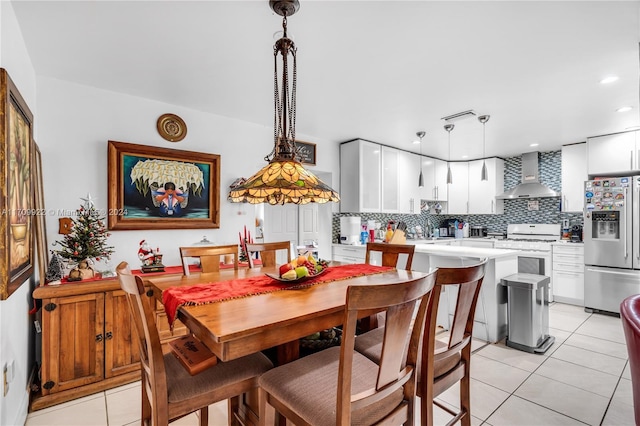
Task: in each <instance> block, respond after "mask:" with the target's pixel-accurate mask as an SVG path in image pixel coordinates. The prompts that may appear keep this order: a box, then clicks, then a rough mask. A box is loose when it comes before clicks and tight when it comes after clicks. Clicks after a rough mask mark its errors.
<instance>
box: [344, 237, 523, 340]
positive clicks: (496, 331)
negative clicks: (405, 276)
mask: <svg viewBox="0 0 640 426" xmlns="http://www.w3.org/2000/svg"><path fill="white" fill-rule="evenodd" d="M452 241H456V240H453V239H446V240H420V241H414V242H415V243H416V244H415V246H416V250H415V253H414V255H413V264H412V268H411V269H414V270H416V271H422V272H429V271H430V270H431V269H432V268H437V267H456V266H464V265H472V264H475V263H478V262H479V261H480V260H481V259H487V266H486V270H485V277H484V281H483V283H482V290H481V292H480V298H479V300H478V305H477V307H476V314H475V318H474V319H475V321H476V323H475V325H474V328H473V336H474V337H476V338H478V339H481V340H485V341H488V342H491V343H494V342H497V341H500V340H502V339H503V338H505V337H506V335H507V289H506V287H504V286H502V285H501V284H500V280H501V279H502V278H504V277H506V276H508V275H511V274H515V273H517V272H518V258H517V254H518V251H516V250H506V249H494V248H483V247H465V246H457V245H449V244H450V243H451V242H452ZM414 242H412V241H411V240H408V241H407V243H408V244H412V243H414ZM365 251H366V247H365V246H361V245H360V246H358V245H341V244H334V246H333V253H334V260H340V261H342V262H345V261H347V262H349V261H351V262H352V263H361V262H364V255H365ZM376 255H377V256H376ZM380 261H381V258H380V254H379V253H374V254H373V256H372V259H371V263H373V264H380ZM403 261H404V260H403V259H402V257H401V258H400V263H402V262H403ZM456 298H457V290H453V291H451V290H448V291H447V292H446V293H445V294H443V295H441V297H440V305H439V307H438V325H439V326H442V327H443V328H444V329H449V324H450V323H451V322H452V321H453V312H454V310H455V302H456Z"/></svg>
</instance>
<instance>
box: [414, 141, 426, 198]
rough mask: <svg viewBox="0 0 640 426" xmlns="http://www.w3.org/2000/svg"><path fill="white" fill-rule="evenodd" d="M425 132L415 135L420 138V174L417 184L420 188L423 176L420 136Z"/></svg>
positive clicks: (422, 185) (422, 183)
mask: <svg viewBox="0 0 640 426" xmlns="http://www.w3.org/2000/svg"><path fill="white" fill-rule="evenodd" d="M425 134H426V133H425V132H424V131H420V132H417V133H416V136H417V137H419V138H420V175H419V176H418V186H419V187H420V188H422V187H424V176H422V138H424V135H425Z"/></svg>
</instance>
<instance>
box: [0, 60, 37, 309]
mask: <svg viewBox="0 0 640 426" xmlns="http://www.w3.org/2000/svg"><path fill="white" fill-rule="evenodd" d="M0 109H1V111H0V135H2V148H1V149H2V156H0V158H1V159H2V160H1V161H0V174H1V175H2V180H1V181H0V189H1V191H0V234H1V235H0V239H1V241H0V244H1V245H0V259H1V260H0V299H2V300H4V299H6V298H8V297H9V296H10V295H11V294H12V293H13V292H15V291H16V290H17V289H18V288H19V287H20V285H22V284H23V283H24V282H25V281H26V280H27V279H28V278H29V277H31V274H32V273H33V254H34V247H33V245H34V238H33V217H34V216H35V215H36V213H37V212H36V211H35V209H34V204H33V202H34V196H33V181H32V179H31V165H32V159H31V156H32V155H33V114H32V113H31V111H30V110H29V107H28V106H27V104H26V102H25V101H24V99H23V98H22V95H20V92H19V91H18V88H17V87H16V86H15V84H14V83H13V81H12V80H11V78H10V77H9V74H8V73H7V71H6V70H5V69H3V68H0Z"/></svg>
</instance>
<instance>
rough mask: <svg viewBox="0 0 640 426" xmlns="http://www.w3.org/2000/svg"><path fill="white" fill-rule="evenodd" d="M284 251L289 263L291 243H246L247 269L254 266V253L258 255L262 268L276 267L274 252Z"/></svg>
mask: <svg viewBox="0 0 640 426" xmlns="http://www.w3.org/2000/svg"><path fill="white" fill-rule="evenodd" d="M279 250H286V252H287V262H291V241H278V242H274V243H255V244H254V243H251V244H249V243H247V256H248V257H249V268H253V267H254V266H256V265H255V258H254V256H253V255H254V253H259V256H260V260H261V261H262V266H276V252H277V251H279Z"/></svg>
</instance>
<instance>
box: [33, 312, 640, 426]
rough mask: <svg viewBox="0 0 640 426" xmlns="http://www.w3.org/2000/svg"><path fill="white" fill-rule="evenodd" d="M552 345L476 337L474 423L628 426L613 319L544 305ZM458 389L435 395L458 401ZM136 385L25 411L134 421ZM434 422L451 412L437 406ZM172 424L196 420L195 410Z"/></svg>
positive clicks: (87, 421) (58, 420) (56, 421)
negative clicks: (542, 347) (527, 346)
mask: <svg viewBox="0 0 640 426" xmlns="http://www.w3.org/2000/svg"><path fill="white" fill-rule="evenodd" d="M549 325H550V334H551V335H552V336H554V337H555V338H556V342H555V343H554V345H553V346H552V347H551V348H550V349H549V350H548V351H547V352H546V353H545V354H544V355H535V354H529V353H526V352H522V351H518V350H515V349H512V348H509V347H507V346H505V345H504V343H497V344H490V345H486V344H484V342H480V341H474V345H473V350H474V354H473V356H472V363H471V407H472V422H471V423H472V425H493V426H499V425H508V426H514V425H532V426H533V425H536V426H537V425H584V424H588V425H604V426H608V425H615V426H624V425H629V426H632V425H633V424H634V417H633V399H632V394H631V377H630V374H629V363H628V356H627V350H626V346H625V341H624V334H623V331H622V325H621V322H620V319H619V318H615V317H611V316H607V315H600V314H589V313H586V312H584V310H583V309H582V308H580V307H577V306H571V305H564V304H560V303H554V304H552V305H551V307H550V309H549ZM457 392H458V387H457V386H454V387H453V388H451V389H449V390H448V391H446V392H445V393H444V394H443V395H441V396H440V398H439V399H440V400H441V401H442V402H444V403H446V404H449V405H451V406H454V407H455V406H457V398H458V397H457V395H458V394H457ZM140 396H141V393H140V384H139V383H133V384H129V385H126V386H121V387H119V388H115V389H111V390H108V391H105V392H100V393H97V394H94V395H90V396H87V397H84V398H80V399H77V400H74V401H71V402H67V403H65V404H60V405H57V406H54V407H50V408H47V409H44V410H39V411H36V412H33V413H29V416H28V417H27V423H26V424H27V426H40V425H47V426H55V425H65V426H67V425H110V426H120V425H134V424H139V422H140V420H139V418H140ZM435 414H436V418H435V420H436V424H444V423H446V422H447V420H448V419H449V418H450V416H449V415H448V414H447V413H446V412H445V411H443V410H439V409H438V410H436V413H435ZM226 419H227V406H226V402H221V403H218V404H215V405H212V406H211V407H210V409H209V424H210V425H213V426H218V425H220V426H222V425H225V424H226ZM172 424H175V425H177V426H179V425H197V424H198V417H197V414H191V415H190V416H187V417H184V418H182V419H180V420H178V421H176V422H174V423H172Z"/></svg>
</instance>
